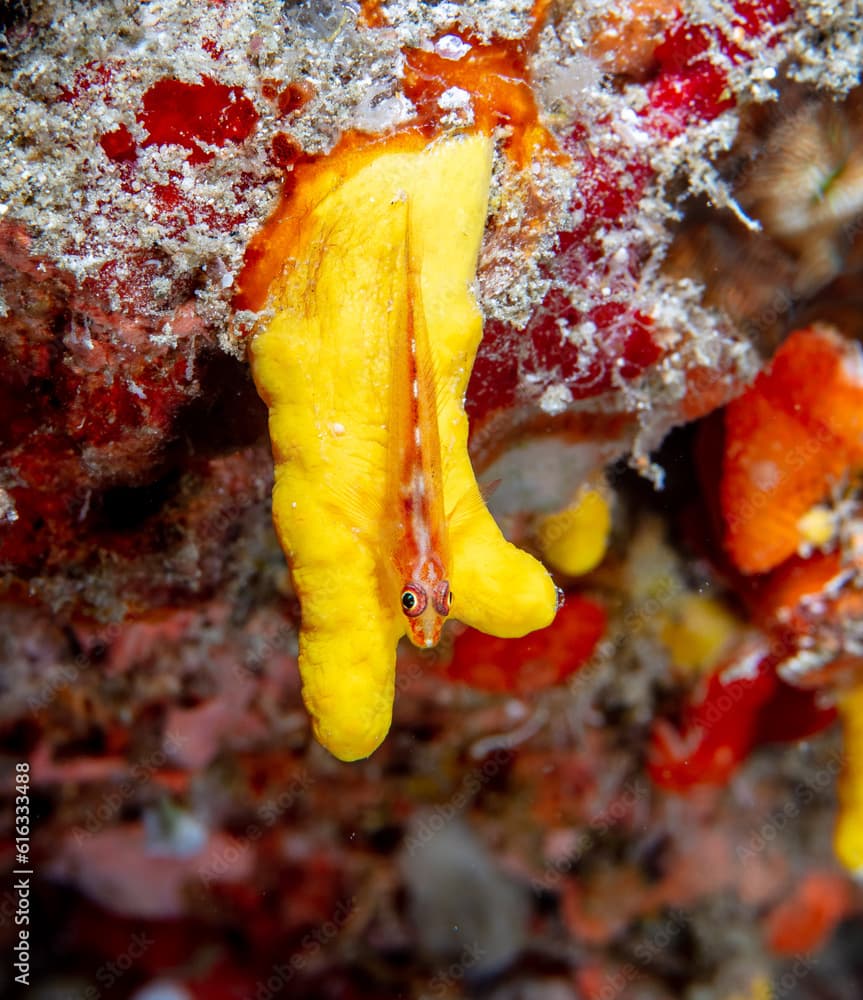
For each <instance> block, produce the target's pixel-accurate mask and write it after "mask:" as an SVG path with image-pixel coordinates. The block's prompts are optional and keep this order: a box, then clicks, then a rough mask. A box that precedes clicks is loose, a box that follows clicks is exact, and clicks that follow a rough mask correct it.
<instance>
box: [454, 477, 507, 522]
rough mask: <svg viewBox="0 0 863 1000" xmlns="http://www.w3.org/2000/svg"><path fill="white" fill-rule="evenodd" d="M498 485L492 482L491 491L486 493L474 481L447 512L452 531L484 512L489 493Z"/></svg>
mask: <svg viewBox="0 0 863 1000" xmlns="http://www.w3.org/2000/svg"><path fill="white" fill-rule="evenodd" d="M498 482H499V480H498ZM497 485H498V483H492V484H491V487H492V488H491V491H490V492H489V493H488V494H486V491H485V490H480V488H479V486H478V485H477V484H476V482H474V483H473V485H472V487H471V488H470V489H468V490H466V491H465V492H464V493H463V494H462V495H461V497H460V498H459V500H458V501H457V502H456V505H455V506H454V507H453V509H452V510H451V511H450V512H449V513H448V514H447V519H446V520H447V527H448V529H449V530H450V531H458V529H459V528H460V527H462V526H463V525H464V524H466V523H467V522H468V521H470V520H472V519H473V518H475V517H477V516H478V515H479V514H482V513H483V511H485V509H486V499H487V495H488V496H490V495H491V492H493V491H494V489H495V488H496V487H497Z"/></svg>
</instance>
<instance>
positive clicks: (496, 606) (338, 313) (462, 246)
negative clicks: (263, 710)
mask: <svg viewBox="0 0 863 1000" xmlns="http://www.w3.org/2000/svg"><path fill="white" fill-rule="evenodd" d="M320 166H321V168H322V169H320V170H318V171H316V172H314V173H313V174H310V175H309V176H307V177H306V178H305V179H304V182H303V183H302V184H301V185H299V186H298V188H297V191H296V193H295V195H294V197H293V200H292V202H291V204H290V206H289V209H290V210H289V212H288V213H287V214H286V216H285V218H284V221H283V223H281V224H280V225H279V226H278V227H275V228H273V229H272V230H271V231H270V232H269V234H268V236H267V243H266V245H265V248H264V249H265V252H266V253H267V254H272V253H277V254H279V257H280V260H281V261H283V262H284V263H283V266H282V268H281V271H280V273H278V274H275V275H274V276H273V277H272V280H271V281H269V282H268V284H269V300H268V304H269V307H270V310H271V315H272V318H271V319H269V320H267V321H265V322H264V323H263V324H262V325H261V327H260V329H259V332H257V334H256V336H255V338H254V340H253V343H252V351H251V354H252V370H253V373H254V377H255V381H256V383H257V386H258V390H259V392H260V394H261V396H262V397H263V399H264V400H265V402H266V403H267V405H268V406H269V409H270V437H271V441H272V447H273V452H274V458H275V465H276V476H275V486H274V490H273V516H274V520H275V525H276V530H277V533H278V536H279V539H280V541H281V543H282V546H283V548H284V550H285V553H286V555H287V557H288V560H289V563H290V567H291V572H292V577H293V581H294V586H295V589H296V592H297V594H298V596H299V598H300V602H301V607H302V624H301V630H300V653H299V665H300V672H301V674H302V680H303V696H304V699H305V702H306V705H307V707H308V709H309V712H310V713H311V715H312V719H313V725H314V730H315V735H316V736H317V738H318V740H319V741H320V742H321V743H322V744H323V745H324V746H325V747H327V749H329V750H330V751H331V752H332V753H333V754H335V756H337V757H340V758H341V759H343V760H354V759H357V758H360V757H364V756H367V755H368V754H370V753H371V752H372V751H373V750H374V749H375V748H376V747H377V746H378V745H379V744H380V742H381V741H382V740H383V738H384V736H385V735H386V733H387V731H388V729H389V726H390V720H391V713H392V703H393V696H394V686H395V662H396V645H397V643H398V641H399V639H400V638H401V636H402V635H404V634H405V630H406V619H405V617H404V613H403V610H402V606H400V585H399V581H398V579H397V576H396V574H395V573H394V572H393V562H394V555H395V554H394V553H393V552H391V551H387V549H388V548H389V547H391V546H390V543H388V542H387V541H386V540H387V539H391V538H392V537H393V532H392V530H391V529H390V527H389V521H390V519H391V518H392V517H393V512H392V510H391V502H390V501H391V494H392V489H393V486H392V483H391V482H388V480H389V479H391V476H389V475H388V464H389V462H388V455H389V454H391V451H392V449H391V447H390V444H391V442H390V440H389V435H390V434H393V433H404V432H405V430H404V427H402V426H400V425H397V424H398V422H397V421H395V420H394V418H393V412H394V411H393V406H392V399H393V398H394V396H393V394H394V393H399V392H401V393H404V391H405V387H404V386H399V385H394V384H393V380H394V377H395V376H396V366H394V365H393V362H392V357H393V344H394V338H400V337H404V336H405V331H404V329H403V327H404V316H405V310H406V306H405V301H406V296H408V291H407V289H408V285H409V281H408V273H407V272H408V269H409V267H410V266H411V259H412V260H413V261H415V266H416V283H417V286H418V287H417V298H418V299H419V300H420V301H421V307H420V308H421V309H422V322H423V324H424V328H425V330H426V331H427V339H428V344H429V348H430V354H431V358H430V366H431V371H430V372H425V373H424V377H425V378H426V379H428V380H430V382H431V384H432V385H433V389H434V393H435V402H436V407H435V409H436V414H437V430H438V436H439V441H440V465H441V469H440V482H441V488H442V494H443V509H444V512H445V518H446V521H447V527H448V546H449V560H450V567H449V585H450V588H451V591H452V594H453V595H454V597H453V606H452V613H453V615H454V616H455V617H457V618H459V619H460V620H461V621H464V622H466V623H468V624H470V625H472V626H474V627H476V628H478V629H481V630H482V631H485V632H489V633H491V634H492V635H496V636H502V637H507V636H520V635H524V634H525V633H527V632H530V631H532V630H533V629H537V628H543V627H544V626H546V625H548V624H549V623H550V622H551V620H552V618H553V617H554V612H555V608H556V591H555V587H554V585H553V583H552V581H551V579H550V577H549V576H548V574H547V573H546V571H545V570H544V569H543V567H542V565H541V564H540V563H538V562H537V561H536V560H535V559H533V558H532V557H531V556H529V555H528V554H527V553H525V552H522V551H520V550H519V549H517V548H515V546H513V545H511V544H510V543H508V542H507V541H506V540H505V539H504V538H503V536H502V535H501V532H500V530H499V529H498V527H497V525H496V524H495V522H494V521H493V519H492V517H491V515H490V514H489V513H488V511H487V509H486V507H485V504H484V503H483V502H482V498H481V496H480V492H479V489H478V487H477V483H476V479H475V477H474V474H473V470H472V468H471V465H470V460H469V457H468V451H467V437H468V425H467V417H466V416H465V413H464V409H463V406H462V402H463V399H464V394H465V390H466V387H467V382H468V378H469V376H470V371H471V366H472V364H473V360H474V356H475V354H476V350H477V347H478V345H479V342H480V339H481V336H482V320H481V316H480V313H479V310H478V308H477V305H476V302H475V301H474V298H473V295H472V292H471V283H472V281H473V280H474V276H475V270H476V262H477V255H478V251H479V245H480V240H481V238H482V232H483V228H484V224H485V215H486V204H487V198H488V188H489V180H490V171H491V141H490V140H489V139H488V138H487V137H486V136H484V135H481V134H474V135H468V136H462V137H456V138H446V139H441V140H437V141H434V142H431V143H426V142H424V141H423V142H419V141H408V142H407V143H406V144H405V143H402V144H401V145H399V144H394V145H393V146H387V145H386V144H384V145H379V146H376V147H374V148H372V149H371V150H367V151H364V153H363V155H362V156H356V155H354V156H351V155H348V156H344V157H338V156H336V157H332V158H330V160H325V161H324V162H323V163H322V164H321V165H320ZM406 204H409V205H410V212H409V213H406V211H405V205H406ZM406 218H407V219H408V220H409V222H407V223H406ZM406 225H409V234H407V236H406V229H405V227H406ZM408 236H409V243H410V246H411V251H410V259H409V258H408V257H406V254H405V244H406V241H407V239H408ZM407 391H408V392H409V391H410V387H407ZM414 394H416V389H414Z"/></svg>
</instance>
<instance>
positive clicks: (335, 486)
mask: <svg viewBox="0 0 863 1000" xmlns="http://www.w3.org/2000/svg"><path fill="white" fill-rule="evenodd" d="M327 493H328V494H329V497H328V499H329V503H330V505H331V506H332V508H333V512H334V514H336V515H337V516H338V517H339V518H341V519H342V520H344V521H348V522H349V523H350V524H351V525H352V526H353V527H354V528H356V530H357V531H358V532H359V533H360V535H362V537H364V538H376V537H378V536H379V535H380V530H381V528H380V526H381V524H382V523H383V519H384V505H383V500H382V499H381V497H379V496H377V495H375V494H373V493H370V492H369V491H368V490H364V489H362V487H361V486H360V485H359V483H358V482H351V483H348V482H343V481H340V482H337V483H330V484H328V486H327Z"/></svg>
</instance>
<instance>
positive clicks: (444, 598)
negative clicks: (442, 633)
mask: <svg viewBox="0 0 863 1000" xmlns="http://www.w3.org/2000/svg"><path fill="white" fill-rule="evenodd" d="M434 606H435V611H437V613H438V614H439V615H443V616H444V617H446V616H447V615H448V614H449V609H450V608H451V607H452V591H451V590H450V589H449V581H448V580H441V582H440V583H439V584H438V585H437V586H436V587H435V592H434Z"/></svg>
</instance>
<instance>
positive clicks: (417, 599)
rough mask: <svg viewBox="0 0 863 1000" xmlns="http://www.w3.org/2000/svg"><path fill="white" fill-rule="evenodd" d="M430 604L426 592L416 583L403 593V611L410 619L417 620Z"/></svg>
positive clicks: (406, 588)
mask: <svg viewBox="0 0 863 1000" xmlns="http://www.w3.org/2000/svg"><path fill="white" fill-rule="evenodd" d="M427 603H428V601H427V599H426V595H425V591H424V590H423V588H422V587H420V586H419V585H418V584H415V583H409V584H408V585H407V586H406V587H405V589H404V590H403V591H402V596H401V605H402V611H404V613H405V614H406V615H407V616H408V618H416V617H418V616H419V615H421V614H422V613H423V611H425V609H426V604H427Z"/></svg>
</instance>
